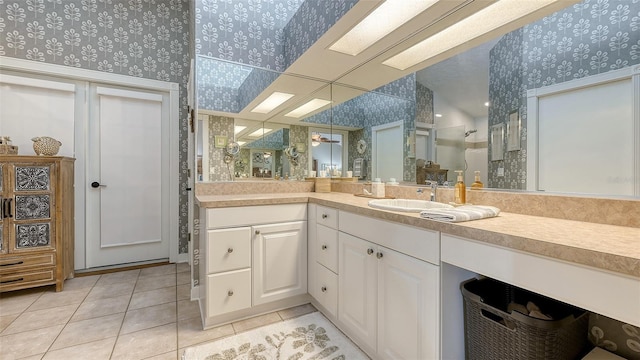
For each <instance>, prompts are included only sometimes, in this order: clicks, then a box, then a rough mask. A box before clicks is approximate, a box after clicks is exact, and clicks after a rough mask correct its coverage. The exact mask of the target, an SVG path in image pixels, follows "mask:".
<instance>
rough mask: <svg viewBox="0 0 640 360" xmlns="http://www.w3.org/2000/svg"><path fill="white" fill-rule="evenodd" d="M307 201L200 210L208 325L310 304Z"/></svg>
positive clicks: (205, 323) (203, 299)
mask: <svg viewBox="0 0 640 360" xmlns="http://www.w3.org/2000/svg"><path fill="white" fill-rule="evenodd" d="M306 218H307V212H306V204H286V205H265V206H247V207H234V208H215V209H206V211H201V221H203V222H204V223H205V228H206V231H204V232H203V233H202V235H201V236H202V238H201V241H200V244H201V248H200V250H199V252H200V253H201V254H203V255H204V260H203V261H201V262H200V279H199V280H200V283H201V284H202V285H201V288H200V298H199V300H200V309H201V313H202V317H203V327H204V328H209V327H212V326H215V325H219V324H223V323H227V322H230V321H236V320H239V319H242V318H245V317H250V316H255V315H258V314H261V313H265V312H268V311H273V310H277V309H282V308H285V307H289V306H294V305H300V304H303V303H308V302H309V297H308V295H307V221H306Z"/></svg>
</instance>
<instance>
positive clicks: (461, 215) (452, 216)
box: [420, 205, 500, 222]
mask: <svg viewBox="0 0 640 360" xmlns="http://www.w3.org/2000/svg"><path fill="white" fill-rule="evenodd" d="M498 214H500V209H498V208H496V207H493V206H482V205H462V206H459V207H457V208H453V209H428V210H423V211H422V212H421V213H420V216H421V217H423V218H425V219H431V220H438V221H447V222H461V221H469V220H478V219H484V218H490V217H494V216H498Z"/></svg>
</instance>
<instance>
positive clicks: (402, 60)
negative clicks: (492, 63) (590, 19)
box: [382, 0, 558, 70]
mask: <svg viewBox="0 0 640 360" xmlns="http://www.w3.org/2000/svg"><path fill="white" fill-rule="evenodd" d="M556 1H558V0H537V1H522V0H501V1H498V2H495V3H493V4H492V5H490V6H488V7H486V8H484V9H482V10H480V11H478V12H477V13H475V14H473V15H471V16H469V17H467V18H465V19H462V20H461V21H458V22H457V23H455V24H453V25H452V26H449V27H448V28H446V29H444V30H442V31H440V32H439V33H436V34H434V35H433V36H431V37H429V38H427V39H425V40H423V41H421V42H419V43H417V44H415V45H413V46H412V47H410V48H408V49H406V50H405V51H403V52H401V53H399V54H397V55H395V56H392V57H390V58H389V59H387V60H385V61H384V62H382V63H383V64H384V65H387V66H390V67H393V68H396V69H398V70H405V69H408V68H410V67H412V66H414V65H416V64H418V63H421V62H423V61H425V60H427V59H430V58H432V57H434V56H436V55H440V54H442V53H444V52H445V51H448V50H451V49H453V48H455V47H456V46H458V45H461V44H464V43H466V42H469V41H471V40H473V39H475V38H477V37H478V36H481V35H484V34H487V33H489V32H491V31H493V30H496V29H498V28H500V27H502V26H505V25H507V24H509V23H510V22H512V21H515V20H518V19H519V18H521V17H524V16H526V15H529V14H531V13H533V12H535V11H537V10H540V9H542V8H544V7H546V6H548V5H550V4H552V3H554V2H556Z"/></svg>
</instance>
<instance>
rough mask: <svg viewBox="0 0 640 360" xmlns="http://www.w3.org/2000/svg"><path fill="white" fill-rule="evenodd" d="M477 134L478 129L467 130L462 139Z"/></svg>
mask: <svg viewBox="0 0 640 360" xmlns="http://www.w3.org/2000/svg"><path fill="white" fill-rule="evenodd" d="M475 132H478V129H473V130H469V131H467V132H466V133H464V137H469V135H471V134H473V133H475Z"/></svg>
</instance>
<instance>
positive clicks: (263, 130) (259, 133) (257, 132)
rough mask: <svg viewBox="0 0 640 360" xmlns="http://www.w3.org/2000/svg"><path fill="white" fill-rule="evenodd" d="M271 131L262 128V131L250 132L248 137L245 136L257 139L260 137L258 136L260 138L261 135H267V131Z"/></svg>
mask: <svg viewBox="0 0 640 360" xmlns="http://www.w3.org/2000/svg"><path fill="white" fill-rule="evenodd" d="M271 130H273V129H267V128H264V129H258V130H256V131H254V132H252V133H251V134H249V135H247V136H248V137H254V138H257V137H260V136H262V135H264V134H266V133H268V132H269V131H271Z"/></svg>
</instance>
